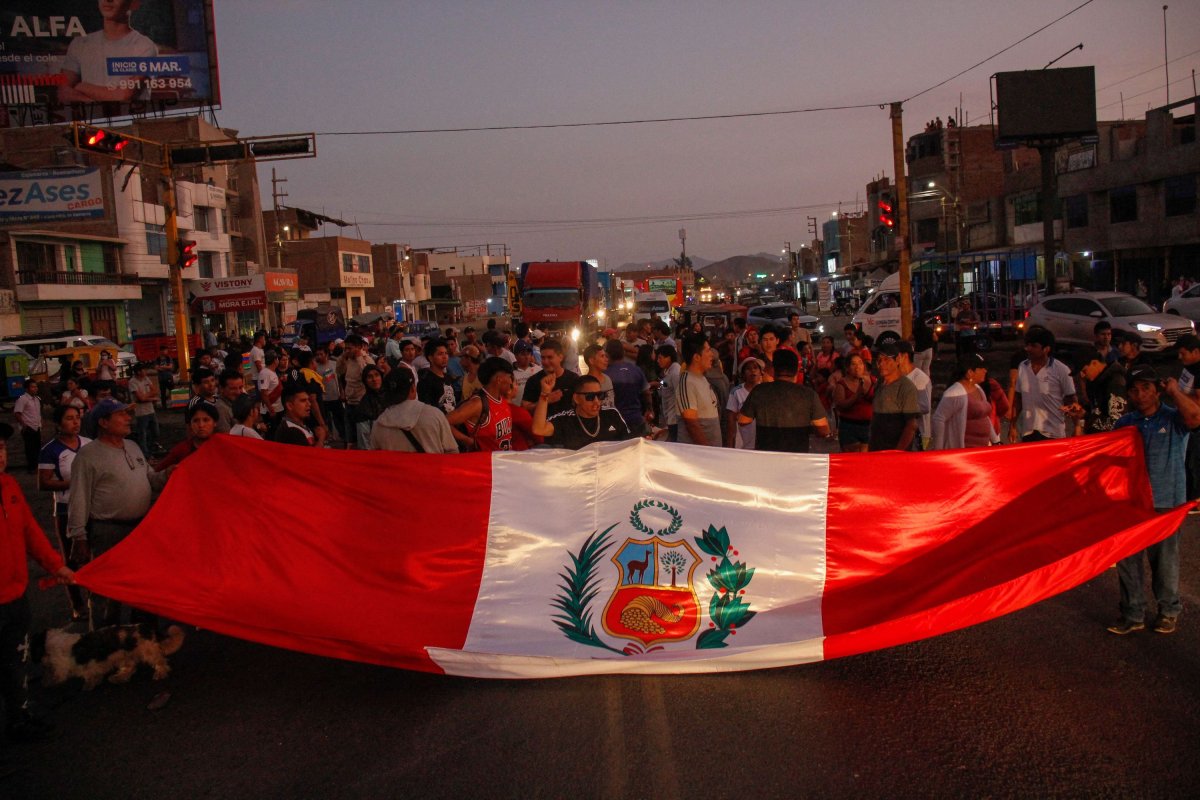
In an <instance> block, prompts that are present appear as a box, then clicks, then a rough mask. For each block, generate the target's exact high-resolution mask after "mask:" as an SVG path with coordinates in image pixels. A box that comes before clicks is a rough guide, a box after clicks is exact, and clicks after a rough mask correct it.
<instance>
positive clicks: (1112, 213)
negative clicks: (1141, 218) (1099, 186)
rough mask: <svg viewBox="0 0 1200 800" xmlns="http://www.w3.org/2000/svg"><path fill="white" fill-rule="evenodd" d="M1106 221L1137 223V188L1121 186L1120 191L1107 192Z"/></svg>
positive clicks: (1111, 190)
mask: <svg viewBox="0 0 1200 800" xmlns="http://www.w3.org/2000/svg"><path fill="white" fill-rule="evenodd" d="M1108 215H1109V217H1108V221H1109V222H1111V223H1114V224H1115V223H1118V222H1137V218H1138V207H1137V187H1136V186H1123V187H1121V188H1120V189H1110V190H1109V192H1108Z"/></svg>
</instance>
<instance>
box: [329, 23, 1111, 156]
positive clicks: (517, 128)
mask: <svg viewBox="0 0 1200 800" xmlns="http://www.w3.org/2000/svg"><path fill="white" fill-rule="evenodd" d="M1089 2H1091V0H1089ZM880 105H885V104H881V103H858V104H856V105H848V106H814V107H812V108H792V109H786V110H783V111H745V112H740V113H736V114H703V115H700V116H694V117H652V118H647V119H621V120H606V121H602V122H554V123H544V124H537V125H484V126H479V127H473V128H412V129H406V130H394V131H323V132H318V133H317V136H402V135H407V134H413V133H473V132H478V131H532V130H542V129H546V128H599V127H605V126H614V125H649V124H652V123H657V122H698V121H701V120H710V119H745V118H748V117H779V116H785V115H788V114H812V113H815V112H818V111H850V110H852V109H857V108H879V107H880Z"/></svg>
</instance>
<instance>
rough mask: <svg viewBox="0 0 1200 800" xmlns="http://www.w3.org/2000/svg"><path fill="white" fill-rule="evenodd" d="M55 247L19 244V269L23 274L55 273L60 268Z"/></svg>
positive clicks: (39, 243) (19, 242)
mask: <svg viewBox="0 0 1200 800" xmlns="http://www.w3.org/2000/svg"><path fill="white" fill-rule="evenodd" d="M57 262H58V259H57V258H55V253H54V245H52V244H44V243H42V242H21V241H18V242H17V269H18V270H20V271H22V272H54V271H55V269H56V267H57V266H58V263H57Z"/></svg>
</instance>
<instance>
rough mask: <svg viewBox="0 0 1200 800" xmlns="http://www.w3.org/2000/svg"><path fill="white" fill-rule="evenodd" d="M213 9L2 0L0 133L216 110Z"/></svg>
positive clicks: (200, 2) (162, 2)
mask: <svg viewBox="0 0 1200 800" xmlns="http://www.w3.org/2000/svg"><path fill="white" fill-rule="evenodd" d="M212 19H213V16H212V0H144V2H141V3H137V2H98V1H97V0H9V2H6V3H5V9H4V13H3V14H2V15H0V103H2V104H3V106H4V114H3V117H2V118H0V125H4V126H7V127H17V126H25V125H37V124H45V123H60V122H69V121H71V120H90V119H96V118H100V117H122V116H130V115H140V114H146V113H150V112H153V113H161V112H164V111H170V110H172V109H176V108H178V109H188V108H195V107H199V106H209V105H219V104H220V95H219V92H218V80H217V58H216V44H215V42H216V40H215V36H214V31H213V30H212Z"/></svg>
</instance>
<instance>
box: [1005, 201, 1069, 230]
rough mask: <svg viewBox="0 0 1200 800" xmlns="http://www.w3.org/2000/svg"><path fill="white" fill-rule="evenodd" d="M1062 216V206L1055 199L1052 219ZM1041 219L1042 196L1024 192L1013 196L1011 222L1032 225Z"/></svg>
mask: <svg viewBox="0 0 1200 800" xmlns="http://www.w3.org/2000/svg"><path fill="white" fill-rule="evenodd" d="M1061 217H1062V208H1061V207H1060V206H1059V204H1058V202H1057V199H1056V200H1055V203H1054V219H1060V218H1061ZM1041 221H1042V198H1041V195H1038V194H1026V195H1021V196H1020V197H1014V198H1013V224H1014V225H1034V224H1037V223H1039V222H1041Z"/></svg>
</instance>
